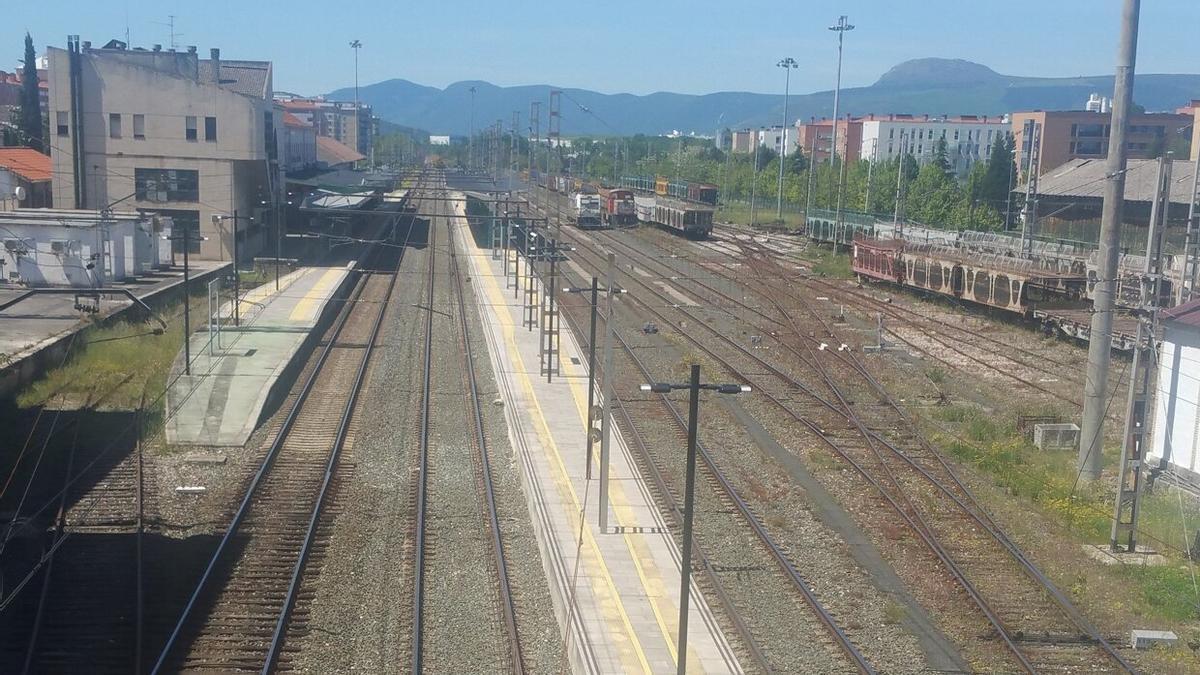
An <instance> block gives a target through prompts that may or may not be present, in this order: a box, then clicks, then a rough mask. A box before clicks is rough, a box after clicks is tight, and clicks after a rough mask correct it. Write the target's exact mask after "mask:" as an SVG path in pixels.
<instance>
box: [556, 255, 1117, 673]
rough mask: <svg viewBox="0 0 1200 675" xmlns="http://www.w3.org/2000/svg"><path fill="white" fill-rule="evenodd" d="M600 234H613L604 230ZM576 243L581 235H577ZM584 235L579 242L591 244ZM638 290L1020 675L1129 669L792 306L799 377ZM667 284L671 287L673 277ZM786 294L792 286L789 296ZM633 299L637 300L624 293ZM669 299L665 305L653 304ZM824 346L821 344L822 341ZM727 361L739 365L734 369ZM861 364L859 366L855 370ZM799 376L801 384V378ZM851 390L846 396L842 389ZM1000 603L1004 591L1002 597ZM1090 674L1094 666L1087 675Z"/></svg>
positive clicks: (789, 316) (784, 309)
mask: <svg viewBox="0 0 1200 675" xmlns="http://www.w3.org/2000/svg"><path fill="white" fill-rule="evenodd" d="M609 239H610V240H612V239H615V238H614V237H609ZM578 241H580V242H582V241H583V240H581V239H580V240H578ZM590 246H591V245H590V244H586V243H584V246H583V247H582V248H583V249H588V248H590ZM625 250H626V252H627V254H628V255H629V257H630V259H636V260H640V261H643V262H642V264H646V263H645V261H651V262H653V258H652V257H651V256H649V255H647V254H646V253H644V252H643V251H642V250H640V249H637V248H633V247H626V249H625ZM748 253H751V254H752V255H753V257H754V260H755V262H754V264H755V265H765V264H766V262H765V261H773V260H774V259H773V258H768V257H766V255H765V254H764V253H763V252H762V251H761V250H759V251H748ZM772 264H773V265H774V267H771V268H763V269H759V270H758V271H759V273H761V274H762V275H763V276H766V277H771V278H780V275H781V274H782V273H783V272H784V271H785V270H782V269H781V268H780V267H779V266H778V263H777V262H774V263H772ZM629 278H631V279H633V280H635V282H636V283H637V285H638V286H640V287H641V288H643V289H645V292H646V293H645V294H643V295H646V294H648V295H649V296H652V297H653V298H654V299H655V300H654V301H653V302H652V303H647V302H646V301H645V300H643V299H638V301H639V302H640V303H641V304H642V306H643V307H644V309H645V310H646V311H647V312H649V313H650V314H652V315H654V316H656V317H657V318H658V319H659V320H661V321H663V322H664V323H665V324H667V325H671V326H674V327H676V328H677V329H678V330H679V333H680V334H681V335H683V336H685V337H686V338H687V339H688V340H689V341H691V342H692V343H693V344H694V345H695V346H696V347H697V348H699V349H700V350H701V351H704V352H705V353H706V354H708V355H709V356H710V357H712V358H713V359H714V360H716V361H717V362H718V363H721V364H722V365H723V366H724V367H725V368H726V369H727V370H729V372H730V373H731V374H732V375H733V376H735V377H737V378H739V379H741V380H742V381H743V382H746V383H749V384H752V385H753V386H755V388H756V390H757V391H758V392H759V394H760V395H763V396H766V397H767V398H768V399H769V400H770V401H771V402H772V403H773V404H774V405H775V406H776V407H777V408H778V409H779V410H780V411H781V412H782V413H783V414H784V415H785V416H787V417H789V418H790V419H792V421H793V422H796V423H799V424H801V425H803V426H805V427H807V428H808V429H809V431H811V432H812V434H813V435H814V436H815V437H816V438H817V439H819V441H820V442H821V443H822V444H824V445H825V446H826V447H827V448H828V449H829V450H831V451H832V452H834V453H835V454H836V455H837V456H838V457H840V458H841V459H842V460H844V461H846V462H848V463H849V464H850V465H851V466H852V467H853V468H854V470H855V471H856V472H857V473H858V474H859V475H861V476H862V477H863V478H864V479H865V480H867V481H868V483H870V484H871V486H872V487H873V488H874V489H875V490H876V491H877V492H878V494H879V495H880V497H881V499H882V500H883V502H885V503H886V504H887V505H888V506H889V508H890V509H891V510H892V511H893V513H894V514H895V516H897V517H899V518H900V520H902V521H903V522H904V524H905V525H906V526H907V527H909V528H910V529H912V530H913V531H914V533H915V534H916V535H917V536H918V538H919V539H920V540H921V542H922V543H923V544H924V546H925V547H926V548H927V549H928V552H929V553H931V554H932V555H933V556H934V558H935V559H936V560H937V561H938V563H939V564H940V565H942V566H943V568H944V569H945V570H946V571H947V572H948V573H949V575H950V576H951V577H952V578H953V580H954V582H955V584H956V585H957V586H958V587H959V588H960V589H961V590H962V591H963V593H964V594H965V595H966V596H967V597H968V598H969V599H970V601H971V602H972V603H973V604H974V605H975V607H976V608H977V610H978V612H979V613H980V614H981V615H982V616H983V617H984V618H985V619H986V621H987V622H988V624H990V626H991V629H992V635H993V638H994V639H995V640H997V641H999V642H1001V643H1003V644H1004V646H1005V648H1006V651H1007V653H1008V654H1009V657H1010V658H1011V659H1012V661H1013V665H1014V666H1015V667H1018V668H1020V669H1022V670H1025V671H1027V672H1082V671H1081V669H1082V668H1085V667H1087V668H1093V669H1094V668H1096V666H1097V665H1098V664H1097V663H1096V661H1097V659H1100V660H1102V661H1103V662H1104V663H1106V664H1107V667H1108V671H1109V672H1131V671H1132V667H1131V666H1130V665H1129V664H1128V663H1127V662H1126V661H1124V659H1123V658H1122V657H1121V656H1120V655H1119V654H1117V653H1116V651H1115V650H1114V649H1113V648H1112V646H1111V645H1110V644H1109V643H1108V642H1107V641H1106V640H1105V639H1104V638H1103V637H1102V636H1100V635H1099V633H1098V632H1097V631H1096V629H1095V628H1094V627H1092V626H1091V625H1090V624H1089V623H1088V622H1087V621H1086V619H1084V618H1083V617H1082V615H1081V614H1080V613H1079V612H1078V611H1077V610H1076V609H1075V608H1074V607H1073V606H1072V605H1071V603H1070V602H1069V600H1067V599H1066V598H1065V596H1063V594H1062V593H1061V592H1060V591H1058V589H1056V588H1055V587H1054V585H1053V584H1052V583H1051V582H1050V581H1049V579H1048V578H1046V577H1045V575H1044V574H1043V573H1041V572H1040V571H1039V570H1038V569H1037V568H1036V567H1035V566H1033V565H1032V563H1031V562H1030V561H1029V560H1028V559H1027V558H1026V557H1025V556H1024V554H1023V553H1022V552H1021V551H1020V550H1019V549H1018V548H1017V547H1016V546H1015V545H1014V544H1013V543H1012V542H1011V541H1010V540H1009V539H1008V538H1007V537H1006V536H1005V535H1004V534H1003V532H1002V531H1000V529H999V528H998V527H997V526H996V524H995V523H994V522H993V521H992V520H991V518H990V516H988V515H987V514H986V512H985V511H984V510H983V509H982V507H980V506H979V504H978V503H977V502H976V501H975V500H974V498H973V497H972V496H971V495H970V493H969V491H968V490H967V489H966V488H965V486H963V485H962V483H961V481H959V480H958V479H957V477H956V476H954V475H953V472H952V470H950V468H949V466H948V465H947V464H946V463H945V462H944V461H942V459H941V456H940V455H939V454H938V453H937V452H936V451H934V450H933V449H932V448H930V447H929V446H928V444H927V443H925V442H924V441H923V439H921V438H920V436H919V434H917V433H916V432H915V431H914V429H913V427H912V425H911V424H910V423H909V422H908V421H907V419H906V418H905V417H904V413H903V411H901V410H900V409H899V408H898V407H897V406H895V405H894V403H893V404H889V405H888V406H886V409H889V410H890V411H891V413H889V414H888V415H882V414H880V413H877V412H876V410H877V409H878V408H880V407H882V406H872V405H863V406H861V407H862V408H868V409H870V410H871V413H870V414H871V415H872V416H871V417H870V418H869V419H866V420H864V418H865V417H867V414H865V413H864V414H863V415H862V416H860V413H859V407H860V406H856V405H854V404H853V403H852V401H854V400H856V398H855V396H856V395H857V397H858V399H857V400H870V398H867V397H866V392H865V391H864V388H865V387H866V385H870V390H871V391H870V396H871V397H879V396H880V395H886V393H885V392H882V388H881V387H879V386H878V383H877V382H873V381H871V380H868V379H867V378H869V377H870V375H869V373H867V372H866V370H865V368H861V364H857V366H856V367H854V368H849V367H845V366H848V365H853V364H852V363H851V362H850V361H849V360H848V359H850V358H851V357H849V356H847V355H846V354H844V353H842V352H839V351H838V350H836V349H828V350H824V349H819V348H817V347H815V346H813V345H812V344H811V340H805V339H803V338H801V337H800V336H803V335H805V334H806V333H807V332H809V331H804V330H803V329H801V328H800V327H799V325H798V322H796V320H795V318H794V316H793V315H794V314H795V312H796V309H797V308H795V307H789V306H787V305H785V304H784V303H783V302H781V301H780V299H779V298H772V301H773V304H775V307H776V310H777V311H778V313H779V314H780V316H781V317H783V320H785V321H788V322H789V323H791V328H792V330H791V331H790V333H791V334H792V335H793V336H794V338H793V339H794V340H795V341H796V342H798V343H800V344H799V345H798V346H795V345H794V347H797V348H799V349H803V350H807V352H808V359H807V360H806V359H797V361H798V362H800V366H801V369H802V370H803V372H805V373H806V374H805V376H803V377H802V378H801V377H797V375H795V374H793V373H789V372H785V370H784V369H783V368H781V367H779V366H776V365H774V364H772V363H769V362H767V361H766V360H764V359H763V358H761V357H760V356H758V355H757V354H755V353H754V352H752V351H751V350H749V349H747V348H746V347H745V346H743V345H741V344H738V343H737V342H736V341H733V340H731V339H729V338H728V337H727V336H726V335H724V334H722V333H721V331H719V330H717V329H715V328H712V327H711V326H710V325H709V324H708V323H706V321H705V320H704V319H705V317H703V316H701V315H699V314H698V313H697V312H696V311H693V310H690V309H688V308H686V307H684V306H682V305H681V304H680V303H679V302H678V301H677V300H676V299H674V298H672V296H671V295H669V294H667V293H665V292H663V291H662V290H660V289H659V288H656V287H655V286H654V285H653V284H650V283H648V282H646V281H644V280H642V279H639V278H638V276H637V275H630V277H629ZM672 283H675V285H676V286H679V284H678V283H677V282H672ZM791 295H795V294H791ZM635 299H637V296H635ZM667 307H670V308H671V309H670V310H666V309H662V308H667ZM804 310H805V311H806V312H807V313H808V314H809V315H810V316H811V317H812V318H811V319H810V321H821V320H824V319H823V318H822V317H820V316H819V313H817V312H815V311H814V310H813V308H812V307H811V306H809V307H805V308H804ZM668 311H670V312H671V313H676V314H679V315H682V316H684V317H686V321H687V325H688V326H689V327H690V326H704V332H706V333H712V334H713V336H714V337H715V338H716V339H717V340H718V341H720V342H725V343H726V344H728V345H730V346H731V347H733V352H732V353H733V354H735V355H736V356H734V357H729V356H727V355H725V354H722V353H719V352H718V351H716V350H715V349H713V348H712V347H711V344H712V343H709V342H706V341H703V340H700V339H698V338H697V337H696V336H695V335H694V334H693V332H692V331H690V330H685V329H683V328H682V326H681V320H678V319H673V318H671V317H670V316H668V314H667V312H668ZM818 325H822V326H823V329H824V331H825V333H824V334H823V335H822V338H827V336H828V335H833V334H834V333H833V331H832V329H831V327H830V326H829V325H828V324H818ZM831 342H832V340H831ZM834 359H836V360H838V363H840V364H841V365H842V366H843V368H841V369H840V370H839V371H837V372H841V373H842V374H843V376H854V377H859V378H861V379H862V380H863V385H862V386H860V387H859V388H858V389H854V390H851V389H850V383H849V382H839V381H837V380H834V379H833V378H832V377H831V376H830V375H829V372H830V371H832V370H834V369H833V368H831V367H830V366H829V364H828V363H826V362H827V361H829V360H834ZM734 361H738V362H741V363H742V364H743V365H741V366H739V365H735V363H734ZM860 368H861V369H860ZM814 372H815V373H816V374H817V375H818V376H819V377H820V380H819V381H820V382H823V383H824V392H822V391H817V390H816V388H814V387H812V386H810V385H809V384H808V382H811V378H812V375H813V374H814ZM801 379H803V380H804V382H802V381H801ZM850 391H853V393H852V394H848V392H850ZM797 392H799V393H802V394H804V395H805V396H806V397H807V398H808V400H809V402H808V403H807V404H804V403H801V402H798V401H797V400H796V399H795V394H796V393H797ZM1008 599H1011V601H1009V600H1008ZM1089 672H1094V671H1089Z"/></svg>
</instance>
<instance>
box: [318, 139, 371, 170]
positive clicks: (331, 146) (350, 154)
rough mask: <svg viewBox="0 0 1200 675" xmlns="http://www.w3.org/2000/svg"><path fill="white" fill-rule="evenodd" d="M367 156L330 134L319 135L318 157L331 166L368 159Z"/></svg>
mask: <svg viewBox="0 0 1200 675" xmlns="http://www.w3.org/2000/svg"><path fill="white" fill-rule="evenodd" d="M366 158H367V156H366V155H364V154H362V153H360V152H357V151H356V150H355V149H354V148H352V147H350V146H348V145H345V144H343V143H339V142H337V141H335V140H334V139H332V138H330V137H328V136H317V159H318V160H320V161H322V162H325V163H326V164H328V165H330V166H334V165H337V164H346V163H349V162H357V161H359V160H363V159H366Z"/></svg>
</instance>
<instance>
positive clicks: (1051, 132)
mask: <svg viewBox="0 0 1200 675" xmlns="http://www.w3.org/2000/svg"><path fill="white" fill-rule="evenodd" d="M1111 120H1112V115H1111V113H1101V112H1089V111H1086V110H1060V111H1043V110H1035V111H1032V112H1018V113H1013V115H1012V133H1013V138H1014V140H1015V141H1016V160H1017V166H1018V167H1021V168H1022V170H1024V167H1025V163H1026V161H1027V154H1026V153H1027V152H1028V145H1029V141H1028V139H1026V137H1025V127H1026V124H1025V123H1026V121H1033V122H1034V123H1035V124H1039V125H1041V134H1040V142H1039V147H1040V155H1041V156H1040V157H1039V163H1040V165H1041V172H1040V173H1041V174H1045V173H1047V172H1049V171H1053V170H1054V169H1056V168H1058V167H1060V166H1062V165H1063V164H1066V163H1067V162H1069V161H1071V160H1072V159H1104V158H1105V157H1107V156H1108V139H1109V133H1110V130H1111V124H1110V122H1111ZM1192 120H1193V118H1192V116H1190V115H1178V114H1174V113H1143V114H1139V115H1130V116H1129V130H1128V133H1127V134H1126V138H1125V145H1126V149H1127V151H1128V153H1129V158H1130V159H1153V158H1155V157H1158V156H1159V155H1160V154H1162V152H1163V151H1164V150H1165V149H1166V148H1167V147H1168V146H1169V145H1170V144H1171V141H1172V140H1174V139H1176V138H1181V136H1180V135H1179V134H1180V133H1181V132H1183V131H1186V130H1188V129H1189V128H1190V127H1191V126H1192Z"/></svg>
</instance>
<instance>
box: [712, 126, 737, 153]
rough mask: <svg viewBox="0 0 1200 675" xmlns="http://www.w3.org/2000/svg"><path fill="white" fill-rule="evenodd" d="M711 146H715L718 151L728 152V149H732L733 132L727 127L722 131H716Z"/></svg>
mask: <svg viewBox="0 0 1200 675" xmlns="http://www.w3.org/2000/svg"><path fill="white" fill-rule="evenodd" d="M713 145H715V146H716V148H717V149H718V150H721V151H723V152H729V149H730V148H731V147H733V131H732V130H731V129H729V128H728V127H726V128H724V129H718V130H717V135H716V136H714V137H713Z"/></svg>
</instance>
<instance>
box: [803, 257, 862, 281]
mask: <svg viewBox="0 0 1200 675" xmlns="http://www.w3.org/2000/svg"><path fill="white" fill-rule="evenodd" d="M812 271H813V274H816V275H818V276H822V277H829V278H832V279H849V278H850V277H853V276H854V271H853V270H852V269H851V267H850V256H846V255H838V254H837V253H823V254H818V256H817V257H816V259H815V260H813V262H812Z"/></svg>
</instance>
